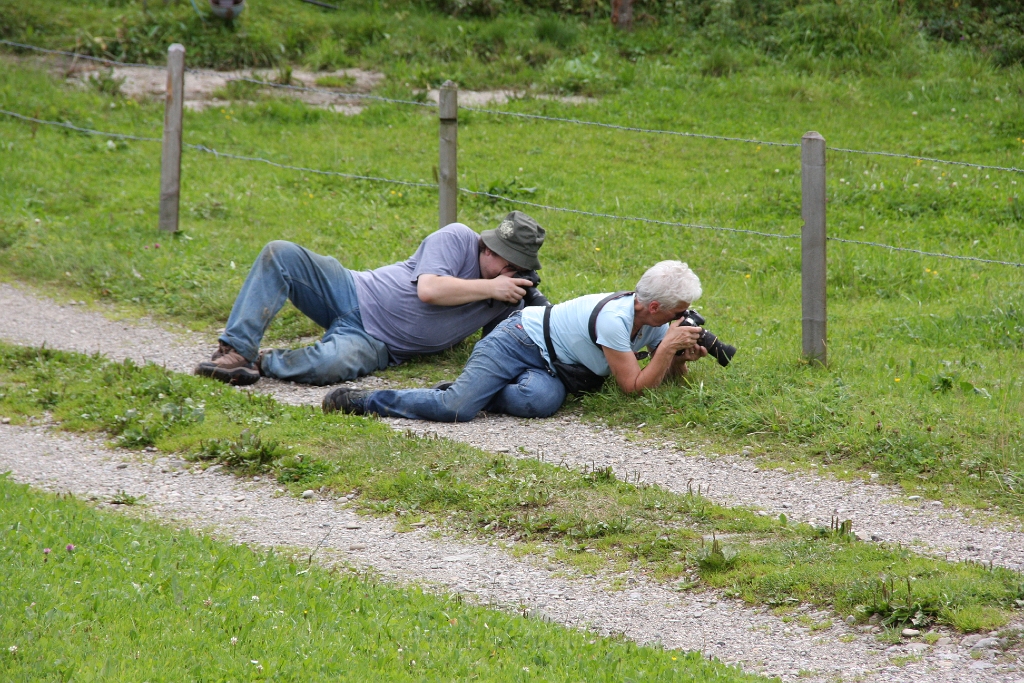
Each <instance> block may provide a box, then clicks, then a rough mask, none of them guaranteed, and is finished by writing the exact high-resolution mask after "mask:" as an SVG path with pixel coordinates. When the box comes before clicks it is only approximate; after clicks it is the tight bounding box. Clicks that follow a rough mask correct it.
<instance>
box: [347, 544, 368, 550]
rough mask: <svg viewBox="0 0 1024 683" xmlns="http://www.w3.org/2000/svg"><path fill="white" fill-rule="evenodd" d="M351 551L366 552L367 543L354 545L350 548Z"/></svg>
mask: <svg viewBox="0 0 1024 683" xmlns="http://www.w3.org/2000/svg"><path fill="white" fill-rule="evenodd" d="M348 549H349V550H366V544H365V543H353V544H352V545H350V546H349V547H348Z"/></svg>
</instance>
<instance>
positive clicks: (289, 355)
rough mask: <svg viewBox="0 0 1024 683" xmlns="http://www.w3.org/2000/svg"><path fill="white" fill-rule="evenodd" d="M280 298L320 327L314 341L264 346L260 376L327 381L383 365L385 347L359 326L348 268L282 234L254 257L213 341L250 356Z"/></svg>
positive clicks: (256, 351) (257, 347) (256, 352)
mask: <svg viewBox="0 0 1024 683" xmlns="http://www.w3.org/2000/svg"><path fill="white" fill-rule="evenodd" d="M286 300H290V301H291V302H292V304H294V305H295V308H297V309H299V310H300V311H302V312H303V313H304V314H306V315H307V316H309V317H310V318H311V319H312V320H313V322H315V323H316V324H317V325H319V326H320V327H323V328H324V329H325V330H326V332H324V336H323V337H322V338H321V339H320V341H318V342H317V343H316V344H314V345H313V346H307V347H306V348H303V349H295V350H275V351H267V352H266V353H264V354H263V360H262V361H261V363H260V371H261V372H262V373H263V374H264V375H266V376H267V377H277V378H278V379H287V380H292V381H295V382H304V383H306V384H334V383H336V382H343V381H346V380H351V379H355V378H356V377H359V376H361V375H366V374H369V373H371V372H373V371H374V370H383V369H384V368H386V367H387V366H388V361H389V356H388V348H387V346H385V345H384V342H382V341H380V340H377V339H374V338H373V337H371V336H370V335H369V334H367V333H366V330H364V329H363V319H362V317H361V316H360V315H359V300H358V298H357V297H356V284H355V281H354V280H353V279H352V273H350V272H349V271H348V269H347V268H345V267H343V266H342V265H341V264H340V263H338V260H337V259H335V258H331V257H330V256H320V255H319V254H314V253H313V252H311V251H309V250H308V249H304V248H303V247H300V246H299V245H297V244H293V243H291V242H285V241H281V240H276V241H274V242H270V243H269V244H267V246H265V247H263V251H261V252H260V255H259V256H258V257H257V258H256V262H255V263H253V265H252V269H251V270H249V275H248V276H247V277H246V278H245V284H243V285H242V291H240V292H239V293H238V298H237V299H235V305H234V306H232V308H231V316H230V317H229V318H228V324H227V327H226V328H225V330H224V334H223V335H221V338H220V340H221V341H222V342H224V343H226V344H230V345H231V346H232V347H234V349H235V350H236V351H238V352H239V353H240V354H242V355H243V356H245V357H246V358H247V359H248V360H250V361H255V360H256V357H257V356H258V355H259V350H260V340H261V339H263V334H264V333H265V332H266V331H267V326H268V325H270V321H271V320H273V318H274V316H275V315H277V312H278V311H280V310H281V307H282V306H284V303H285V301H286Z"/></svg>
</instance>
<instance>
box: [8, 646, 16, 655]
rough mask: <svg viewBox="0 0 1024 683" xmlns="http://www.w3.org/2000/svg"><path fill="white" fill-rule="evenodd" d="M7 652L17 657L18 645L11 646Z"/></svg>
mask: <svg viewBox="0 0 1024 683" xmlns="http://www.w3.org/2000/svg"><path fill="white" fill-rule="evenodd" d="M7 650H8V652H10V653H11V654H12V655H16V654H18V646H17V645H11V646H10V647H9V648H7Z"/></svg>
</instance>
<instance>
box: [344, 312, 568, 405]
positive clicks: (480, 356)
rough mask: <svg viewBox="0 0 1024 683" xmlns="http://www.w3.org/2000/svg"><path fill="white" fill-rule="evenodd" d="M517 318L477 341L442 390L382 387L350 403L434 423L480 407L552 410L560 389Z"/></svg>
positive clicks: (558, 401) (561, 392) (562, 395)
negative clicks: (463, 362) (459, 371)
mask: <svg viewBox="0 0 1024 683" xmlns="http://www.w3.org/2000/svg"><path fill="white" fill-rule="evenodd" d="M520 318H521V315H520V313H519V312H518V311H516V312H515V313H513V314H512V315H510V316H509V317H508V318H507V319H505V320H504V321H502V323H501V324H500V325H498V326H497V327H496V328H495V329H494V331H493V332H491V333H490V334H489V335H487V336H486V337H484V338H483V339H481V340H480V341H478V342H477V343H476V346H475V347H473V353H472V354H471V355H470V356H469V361H468V362H467V363H466V367H465V369H463V371H462V374H461V375H459V378H458V379H457V380H455V384H453V385H452V386H451V387H449V388H448V390H447V391H440V390H437V389H402V390H396V389H385V390H383V391H372V392H370V393H368V394H367V395H366V396H365V397H364V398H363V399H361V400H359V399H357V400H356V401H355V402H356V403H357V404H358V405H359V407H361V408H362V409H363V410H364V411H365V412H367V413H376V414H378V415H381V416H384V417H405V418H410V419H413V420H434V421H435V422H468V421H469V420H472V419H473V418H474V417H476V414H477V413H478V412H480V411H481V410H487V412H489V413H505V414H507V415H515V416H516V417H547V416H549V415H552V414H554V412H555V411H556V410H558V409H559V408H560V407H561V406H562V403H563V402H564V401H565V387H564V386H563V385H562V383H561V382H560V381H559V380H558V378H557V377H553V376H552V375H551V374H550V373H549V372H548V369H547V363H546V362H545V361H544V358H543V357H542V356H541V355H540V349H539V348H538V347H537V345H536V344H534V343H533V340H532V339H530V337H529V335H527V334H526V330H524V329H523V325H522V323H521V322H520Z"/></svg>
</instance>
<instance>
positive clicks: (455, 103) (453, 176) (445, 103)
mask: <svg viewBox="0 0 1024 683" xmlns="http://www.w3.org/2000/svg"><path fill="white" fill-rule="evenodd" d="M438 105H439V106H438V117H439V118H440V119H441V141H440V149H439V155H438V164H437V184H438V219H439V223H440V224H441V227H442V228H443V227H444V226H446V225H448V224H449V223H454V222H455V221H457V220H458V215H459V205H458V197H459V165H458V136H459V88H458V86H457V85H455V84H454V83H452V82H451V81H445V82H444V85H442V86H441V94H440V97H439V98H438Z"/></svg>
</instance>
